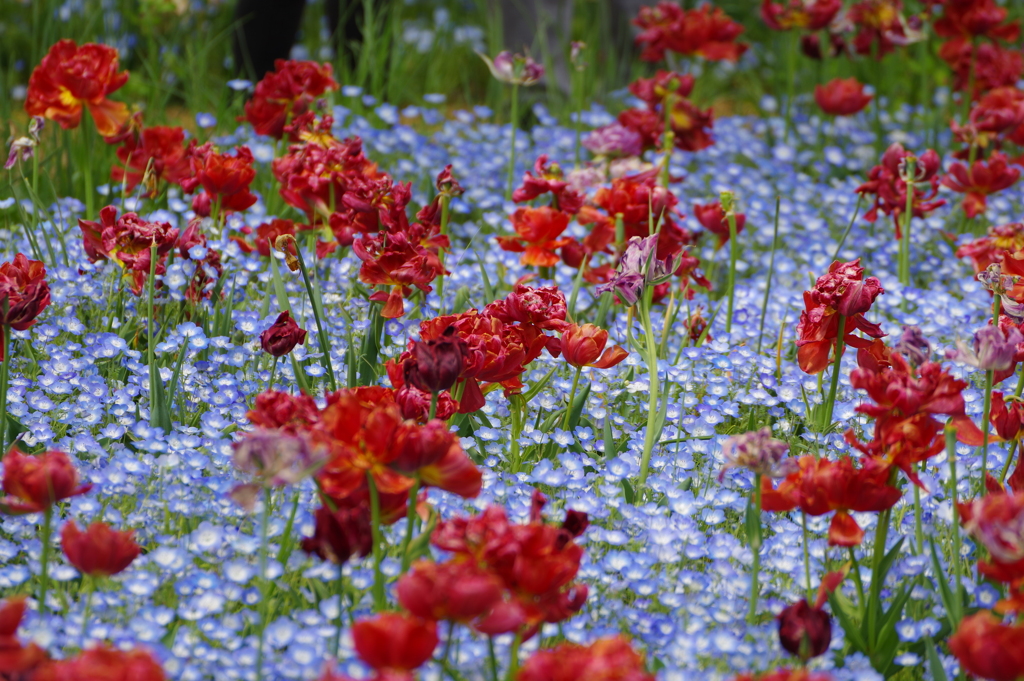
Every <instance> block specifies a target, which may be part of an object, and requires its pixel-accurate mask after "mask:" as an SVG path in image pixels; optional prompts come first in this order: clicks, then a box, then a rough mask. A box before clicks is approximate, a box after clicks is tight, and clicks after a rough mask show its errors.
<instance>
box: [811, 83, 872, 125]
mask: <svg viewBox="0 0 1024 681" xmlns="http://www.w3.org/2000/svg"><path fill="white" fill-rule="evenodd" d="M871 99H872V96H871V95H869V94H867V93H865V92H864V85H863V84H862V83H860V82H859V81H858V80H857V79H856V78H835V79H834V80H830V81H829V82H828V83H826V84H825V85H817V86H815V88H814V101H816V102H817V103H818V106H820V107H821V110H822V111H824V112H825V113H827V114H830V115H832V116H852V115H853V114H855V113H858V112H860V111H863V110H864V108H865V107H866V106H867V105H868V104H870V103H871Z"/></svg>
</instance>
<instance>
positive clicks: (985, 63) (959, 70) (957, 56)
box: [939, 38, 1024, 99]
mask: <svg viewBox="0 0 1024 681" xmlns="http://www.w3.org/2000/svg"><path fill="white" fill-rule="evenodd" d="M939 56H940V57H942V59H943V60H945V61H946V63H947V64H949V66H950V68H951V69H953V74H954V78H953V88H954V89H955V90H957V91H958V92H966V91H967V88H968V87H969V86H970V84H971V82H972V80H971V79H972V75H971V70H972V68H973V70H974V74H973V82H974V89H973V91H971V92H970V93H969V94H970V97H971V98H972V99H976V98H977V97H978V96H979V95H980V94H982V93H984V92H989V91H990V90H995V89H996V88H1000V87H1013V86H1014V85H1016V84H1017V81H1018V80H1020V78H1021V75H1022V74H1024V55H1022V54H1021V52H1020V51H1019V50H1015V49H1011V48H1006V47H1002V46H1000V45H998V44H996V43H981V44H978V45H974V44H973V43H972V42H971V41H970V40H968V39H966V38H953V39H951V40H947V41H946V42H945V43H944V44H943V45H942V47H941V48H939ZM972 63H973V66H972Z"/></svg>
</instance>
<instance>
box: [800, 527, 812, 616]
mask: <svg viewBox="0 0 1024 681" xmlns="http://www.w3.org/2000/svg"><path fill="white" fill-rule="evenodd" d="M800 521H801V522H800V524H801V526H802V529H803V534H804V542H803V543H804V588H805V589H807V602H808V603H811V602H812V600H813V598H814V592H813V591H812V590H811V533H810V532H808V531H807V512H806V511H800Z"/></svg>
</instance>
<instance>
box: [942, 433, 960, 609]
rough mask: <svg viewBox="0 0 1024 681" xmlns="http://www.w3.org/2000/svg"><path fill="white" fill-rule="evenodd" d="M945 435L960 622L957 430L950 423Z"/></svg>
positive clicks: (956, 599)
mask: <svg viewBox="0 0 1024 681" xmlns="http://www.w3.org/2000/svg"><path fill="white" fill-rule="evenodd" d="M945 435H946V458H947V459H949V499H950V503H951V504H952V506H953V574H954V576H955V578H956V594H955V596H954V597H953V604H954V608H955V609H956V612H955V613H953V618H954V620H955V621H957V622H959V621H960V618H961V617H962V616H963V613H961V611H960V610H961V604H962V602H963V601H962V600H961V599H962V598H963V596H962V594H963V567H962V565H961V560H960V509H959V508H958V507H957V500H956V497H957V490H956V428H954V427H953V425H952V423H950V422H947V423H946V433H945Z"/></svg>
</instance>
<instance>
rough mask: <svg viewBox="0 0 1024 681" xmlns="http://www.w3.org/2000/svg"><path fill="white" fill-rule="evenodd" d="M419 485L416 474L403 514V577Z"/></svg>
mask: <svg viewBox="0 0 1024 681" xmlns="http://www.w3.org/2000/svg"><path fill="white" fill-rule="evenodd" d="M434 400H435V401H436V400H437V393H434ZM421 484H422V482H421V480H420V476H419V474H418V473H417V475H416V481H415V482H414V483H413V485H412V487H411V488H410V489H409V506H408V509H407V510H406V512H405V538H404V539H402V551H401V554H402V574H403V575H404V574H405V573H406V572H408V571H409V565H410V564H411V563H412V556H410V555H409V545H410V544H411V543H412V532H413V529H414V523H415V520H416V497H417V495H418V494H419V493H420V485H421Z"/></svg>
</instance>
